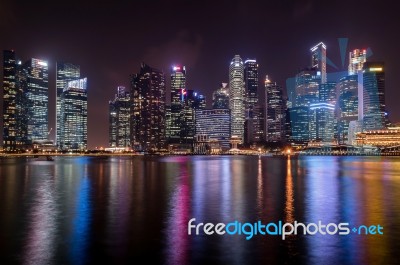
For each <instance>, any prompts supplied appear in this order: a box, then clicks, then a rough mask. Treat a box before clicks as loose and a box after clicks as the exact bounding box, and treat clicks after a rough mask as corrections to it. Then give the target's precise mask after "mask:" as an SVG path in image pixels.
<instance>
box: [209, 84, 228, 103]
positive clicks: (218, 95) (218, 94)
mask: <svg viewBox="0 0 400 265" xmlns="http://www.w3.org/2000/svg"><path fill="white" fill-rule="evenodd" d="M227 86H228V84H227V83H222V84H221V87H220V88H219V89H217V90H215V91H214V92H213V99H212V100H213V101H212V108H213V109H229V88H228V87H227Z"/></svg>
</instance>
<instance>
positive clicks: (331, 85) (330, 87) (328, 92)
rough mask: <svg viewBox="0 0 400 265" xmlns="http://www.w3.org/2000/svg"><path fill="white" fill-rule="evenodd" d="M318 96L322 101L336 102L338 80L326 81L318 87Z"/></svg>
mask: <svg viewBox="0 0 400 265" xmlns="http://www.w3.org/2000/svg"><path fill="white" fill-rule="evenodd" d="M318 97H319V101H320V102H325V103H330V104H333V105H335V104H336V82H326V83H324V84H320V85H319V87H318Z"/></svg>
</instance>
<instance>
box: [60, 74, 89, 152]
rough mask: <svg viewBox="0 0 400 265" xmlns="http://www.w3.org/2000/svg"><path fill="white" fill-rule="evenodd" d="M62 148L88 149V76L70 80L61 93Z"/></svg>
mask: <svg viewBox="0 0 400 265" xmlns="http://www.w3.org/2000/svg"><path fill="white" fill-rule="evenodd" d="M60 101H61V102H60V103H61V106H60V114H61V115H60V116H61V117H60V128H61V130H60V147H59V148H60V149H62V150H79V151H85V150H86V149H87V116H88V115H87V114H88V109H87V78H82V79H78V80H74V81H68V82H67V84H66V86H65V88H64V89H63V92H62V93H61V95H60Z"/></svg>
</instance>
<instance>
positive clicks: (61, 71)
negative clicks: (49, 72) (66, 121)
mask: <svg viewBox="0 0 400 265" xmlns="http://www.w3.org/2000/svg"><path fill="white" fill-rule="evenodd" d="M80 75H81V74H80V67H79V66H78V65H74V64H71V63H65V62H57V64H56V90H57V91H56V145H57V147H59V148H60V140H59V139H60V134H61V127H60V118H61V94H62V92H63V90H64V89H65V87H66V86H67V83H68V82H69V81H73V80H77V79H79V78H80Z"/></svg>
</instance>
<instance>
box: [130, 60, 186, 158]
mask: <svg viewBox="0 0 400 265" xmlns="http://www.w3.org/2000/svg"><path fill="white" fill-rule="evenodd" d="M131 86H132V87H131V97H132V108H131V114H132V116H131V118H132V123H133V124H132V132H131V135H132V139H131V143H132V145H133V146H135V147H136V146H137V147H136V148H139V149H140V150H143V151H157V150H159V149H162V148H164V147H165V124H166V121H165V97H166V87H165V75H164V73H163V72H162V71H160V70H157V69H155V68H152V67H150V66H148V65H146V64H145V63H142V64H141V67H140V72H139V73H138V74H134V75H133V76H132V82H131ZM179 129H180V128H179Z"/></svg>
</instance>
